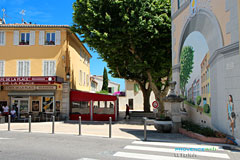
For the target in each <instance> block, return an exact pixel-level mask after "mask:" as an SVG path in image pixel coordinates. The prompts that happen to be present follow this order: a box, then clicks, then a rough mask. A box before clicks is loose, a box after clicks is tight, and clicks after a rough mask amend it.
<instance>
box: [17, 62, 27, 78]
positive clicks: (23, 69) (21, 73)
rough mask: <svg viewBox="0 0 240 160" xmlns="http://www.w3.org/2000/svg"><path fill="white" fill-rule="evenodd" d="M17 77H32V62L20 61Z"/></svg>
mask: <svg viewBox="0 0 240 160" xmlns="http://www.w3.org/2000/svg"><path fill="white" fill-rule="evenodd" d="M17 76H20V77H22V76H30V61H18V70H17Z"/></svg>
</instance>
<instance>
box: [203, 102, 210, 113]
mask: <svg viewBox="0 0 240 160" xmlns="http://www.w3.org/2000/svg"><path fill="white" fill-rule="evenodd" d="M203 110H204V112H205V113H209V112H210V106H209V104H204V106H203Z"/></svg>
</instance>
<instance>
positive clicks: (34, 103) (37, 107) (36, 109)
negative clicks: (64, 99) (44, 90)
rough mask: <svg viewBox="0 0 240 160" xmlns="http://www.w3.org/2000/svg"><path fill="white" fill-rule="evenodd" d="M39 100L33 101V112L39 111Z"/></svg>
mask: <svg viewBox="0 0 240 160" xmlns="http://www.w3.org/2000/svg"><path fill="white" fill-rule="evenodd" d="M39 105H40V104H39V101H32V111H33V112H39V111H40V106H39Z"/></svg>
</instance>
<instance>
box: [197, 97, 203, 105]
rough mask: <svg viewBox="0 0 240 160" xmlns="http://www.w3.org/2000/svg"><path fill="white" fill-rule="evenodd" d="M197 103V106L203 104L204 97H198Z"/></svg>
mask: <svg viewBox="0 0 240 160" xmlns="http://www.w3.org/2000/svg"><path fill="white" fill-rule="evenodd" d="M196 102H197V105H200V104H201V102H202V97H201V96H197V98H196Z"/></svg>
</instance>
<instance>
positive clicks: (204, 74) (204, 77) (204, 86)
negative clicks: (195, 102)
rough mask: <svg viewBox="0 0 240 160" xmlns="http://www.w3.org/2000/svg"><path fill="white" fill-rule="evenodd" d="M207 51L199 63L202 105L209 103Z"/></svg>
mask: <svg viewBox="0 0 240 160" xmlns="http://www.w3.org/2000/svg"><path fill="white" fill-rule="evenodd" d="M208 61H209V52H208V53H207V54H206V55H205V57H204V58H203V60H202V63H201V97H202V105H204V104H209V105H211V104H210V101H211V94H210V67H209V63H208Z"/></svg>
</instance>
